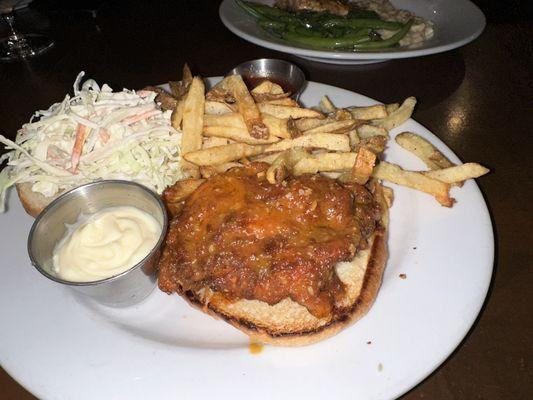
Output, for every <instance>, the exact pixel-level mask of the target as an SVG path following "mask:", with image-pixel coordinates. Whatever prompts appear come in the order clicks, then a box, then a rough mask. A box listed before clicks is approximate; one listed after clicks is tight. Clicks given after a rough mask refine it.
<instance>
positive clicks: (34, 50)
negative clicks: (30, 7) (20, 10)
mask: <svg viewBox="0 0 533 400" xmlns="http://www.w3.org/2000/svg"><path fill="white" fill-rule="evenodd" d="M20 1H21V0H0V14H1V15H2V17H3V19H4V20H5V21H6V23H7V24H8V26H9V30H10V34H9V36H8V37H7V38H3V39H0V61H17V60H24V59H27V58H31V57H35V56H38V55H40V54H42V53H44V52H45V51H48V50H49V49H51V48H52V46H53V45H54V42H53V41H52V40H51V39H50V38H49V37H47V36H45V35H40V34H36V33H27V34H22V33H19V32H18V30H17V28H16V27H15V15H14V13H13V9H14V8H15V7H16V6H17V4H18V3H19V2H20Z"/></svg>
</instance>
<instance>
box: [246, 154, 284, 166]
mask: <svg viewBox="0 0 533 400" xmlns="http://www.w3.org/2000/svg"><path fill="white" fill-rule="evenodd" d="M281 153H282V152H277V153H269V154H261V155H259V156H256V157H253V158H252V161H254V162H265V163H267V164H272V163H273V162H274V161H275V160H276V158H278V157H279V155H280V154H281Z"/></svg>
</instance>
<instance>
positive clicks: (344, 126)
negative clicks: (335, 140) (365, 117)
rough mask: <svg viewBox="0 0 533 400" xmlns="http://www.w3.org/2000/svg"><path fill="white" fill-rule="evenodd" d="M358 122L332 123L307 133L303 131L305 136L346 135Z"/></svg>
mask: <svg viewBox="0 0 533 400" xmlns="http://www.w3.org/2000/svg"><path fill="white" fill-rule="evenodd" d="M357 123H358V121H355V120H353V119H352V120H344V121H335V122H331V123H329V124H324V125H320V126H317V127H316V128H312V129H309V130H306V131H303V134H304V135H312V134H314V133H336V134H339V133H345V132H348V131H349V130H351V129H352V128H353V127H354V126H355V125H356V124H357Z"/></svg>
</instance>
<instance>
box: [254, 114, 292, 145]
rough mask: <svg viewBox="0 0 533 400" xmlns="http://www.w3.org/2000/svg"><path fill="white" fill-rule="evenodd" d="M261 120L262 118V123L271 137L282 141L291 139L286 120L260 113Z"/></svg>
mask: <svg viewBox="0 0 533 400" xmlns="http://www.w3.org/2000/svg"><path fill="white" fill-rule="evenodd" d="M261 118H263V122H264V124H265V125H266V126H267V128H268V132H269V133H270V135H271V136H276V137H279V138H282V139H290V138H291V137H292V136H291V133H290V132H289V128H288V125H287V123H288V120H287V119H285V118H277V117H274V116H273V115H270V114H266V113H261Z"/></svg>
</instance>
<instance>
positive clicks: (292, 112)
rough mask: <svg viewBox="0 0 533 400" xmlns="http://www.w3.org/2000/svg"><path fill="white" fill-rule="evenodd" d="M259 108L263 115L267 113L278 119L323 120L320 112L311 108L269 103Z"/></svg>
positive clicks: (262, 104)
mask: <svg viewBox="0 0 533 400" xmlns="http://www.w3.org/2000/svg"><path fill="white" fill-rule="evenodd" d="M257 106H258V108H259V110H260V111H261V112H262V113H267V114H270V115H273V116H275V117H277V118H295V119H296V118H323V115H322V114H321V113H320V112H318V111H315V110H311V109H309V108H301V107H291V106H280V105H276V104H268V103H260V104H258V105H257Z"/></svg>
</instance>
